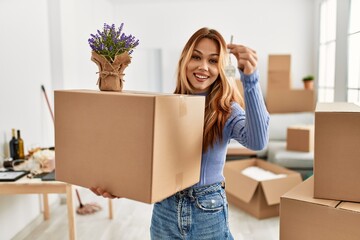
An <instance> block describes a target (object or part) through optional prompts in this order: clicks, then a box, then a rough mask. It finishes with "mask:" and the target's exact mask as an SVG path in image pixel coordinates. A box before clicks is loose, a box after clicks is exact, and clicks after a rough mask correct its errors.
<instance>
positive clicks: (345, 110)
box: [314, 103, 360, 202]
mask: <svg viewBox="0 0 360 240" xmlns="http://www.w3.org/2000/svg"><path fill="white" fill-rule="evenodd" d="M359 156H360V106H358V105H355V104H353V103H318V104H317V106H316V112H315V150H314V157H315V162H314V178H315V192H314V194H315V197H317V198H327V199H335V200H347V201H353V202H360V191H359V184H360V159H359V158H360V157H359Z"/></svg>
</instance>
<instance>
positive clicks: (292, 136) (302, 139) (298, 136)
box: [286, 125, 314, 152]
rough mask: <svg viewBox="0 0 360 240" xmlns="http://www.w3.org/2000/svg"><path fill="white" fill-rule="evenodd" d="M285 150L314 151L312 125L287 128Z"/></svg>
mask: <svg viewBox="0 0 360 240" xmlns="http://www.w3.org/2000/svg"><path fill="white" fill-rule="evenodd" d="M286 149H287V150H289V151H299V152H312V151H314V125H296V126H289V127H288V128H287V135H286Z"/></svg>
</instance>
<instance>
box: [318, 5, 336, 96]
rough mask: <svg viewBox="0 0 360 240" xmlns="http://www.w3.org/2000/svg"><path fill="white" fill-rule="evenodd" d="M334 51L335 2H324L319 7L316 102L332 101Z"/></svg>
mask: <svg viewBox="0 0 360 240" xmlns="http://www.w3.org/2000/svg"><path fill="white" fill-rule="evenodd" d="M335 50H336V0H324V1H322V2H321V6H320V42H319V83H318V101H319V102H333V101H334V83H335Z"/></svg>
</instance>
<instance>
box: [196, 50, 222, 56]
mask: <svg viewBox="0 0 360 240" xmlns="http://www.w3.org/2000/svg"><path fill="white" fill-rule="evenodd" d="M194 52H197V53H199V54H201V55H203V53H202V52H201V51H199V50H197V49H194ZM210 56H217V57H218V56H219V54H218V53H212V54H210Z"/></svg>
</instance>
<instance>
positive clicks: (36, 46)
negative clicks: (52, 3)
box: [0, 0, 54, 239]
mask: <svg viewBox="0 0 360 240" xmlns="http://www.w3.org/2000/svg"><path fill="white" fill-rule="evenodd" d="M0 32H1V37H0V52H1V58H0V69H1V71H0V72H1V77H0V98H1V99H0V111H1V117H0V135H1V137H0V146H1V148H0V149H1V150H0V154H1V155H2V156H3V155H5V154H7V150H6V148H7V146H8V141H9V139H10V134H11V128H16V129H20V130H21V133H22V138H23V139H24V141H25V144H26V146H29V145H30V143H37V144H41V145H44V146H48V145H52V144H53V140H52V139H53V131H54V129H53V125H52V120H51V117H50V114H49V112H48V110H47V108H46V105H45V101H44V98H43V95H42V93H41V84H44V85H45V87H46V88H47V89H48V90H50V89H51V84H50V68H49V36H48V21H47V7H46V0H37V1H36V0H30V1H29V0H2V1H0ZM26 146H25V147H26ZM0 159H1V160H0V162H1V161H2V159H3V158H0ZM39 213H40V198H39V197H38V196H37V195H24V196H2V195H0V229H1V230H0V239H10V238H11V237H12V236H13V235H14V234H16V233H17V232H18V231H20V230H21V229H22V228H23V227H24V226H26V224H28V223H29V221H31V220H33V219H34V218H35V217H36V216H38V214H39ZM15 223H16V224H15Z"/></svg>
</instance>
